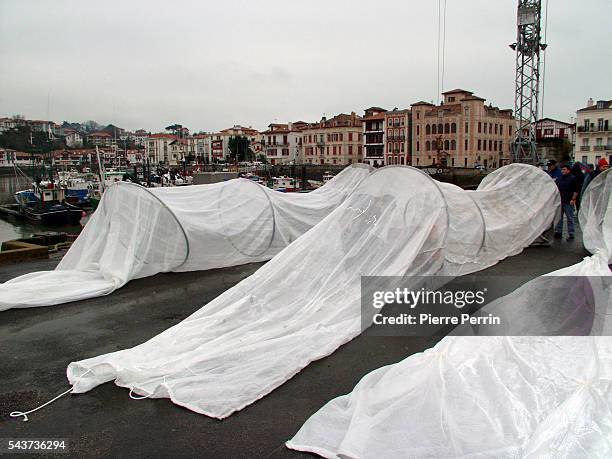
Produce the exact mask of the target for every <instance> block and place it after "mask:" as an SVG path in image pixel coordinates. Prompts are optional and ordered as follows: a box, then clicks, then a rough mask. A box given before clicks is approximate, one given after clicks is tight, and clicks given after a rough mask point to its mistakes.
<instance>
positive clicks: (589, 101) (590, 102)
mask: <svg viewBox="0 0 612 459" xmlns="http://www.w3.org/2000/svg"><path fill="white" fill-rule="evenodd" d="M593 104H594V102H593V98H592V97H589V100H587V107H592V106H593Z"/></svg>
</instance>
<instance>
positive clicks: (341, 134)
mask: <svg viewBox="0 0 612 459" xmlns="http://www.w3.org/2000/svg"><path fill="white" fill-rule="evenodd" d="M340 142H342V132H341V133H340Z"/></svg>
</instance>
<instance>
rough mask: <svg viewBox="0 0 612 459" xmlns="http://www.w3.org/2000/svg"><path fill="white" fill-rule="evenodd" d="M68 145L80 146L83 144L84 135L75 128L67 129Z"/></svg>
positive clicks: (66, 140)
mask: <svg viewBox="0 0 612 459" xmlns="http://www.w3.org/2000/svg"><path fill="white" fill-rule="evenodd" d="M64 134H65V137H64V139H65V142H66V146H67V147H70V148H80V147H82V146H83V136H82V135H81V134H80V133H78V132H77V131H75V130H74V129H65V130H64Z"/></svg>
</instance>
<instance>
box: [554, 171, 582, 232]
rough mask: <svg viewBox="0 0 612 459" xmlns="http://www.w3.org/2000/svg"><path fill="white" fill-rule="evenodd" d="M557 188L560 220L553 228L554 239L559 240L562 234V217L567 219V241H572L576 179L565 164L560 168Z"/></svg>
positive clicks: (576, 193) (576, 194)
mask: <svg viewBox="0 0 612 459" xmlns="http://www.w3.org/2000/svg"><path fill="white" fill-rule="evenodd" d="M556 182H557V188H559V193H560V194H561V220H559V223H557V226H556V227H555V237H556V238H561V237H562V234H563V216H564V215H565V217H567V233H568V237H567V239H568V240H570V239H574V205H575V204H576V198H577V197H578V189H577V187H576V177H574V176H573V175H572V173H571V170H570V168H569V166H568V165H567V164H564V165H563V166H561V177H559V178H558V179H557V180H556Z"/></svg>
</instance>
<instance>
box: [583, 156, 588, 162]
mask: <svg viewBox="0 0 612 459" xmlns="http://www.w3.org/2000/svg"><path fill="white" fill-rule="evenodd" d="M588 159H589V158H588V156H583V157H582V164H586V163H587V162H588Z"/></svg>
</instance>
